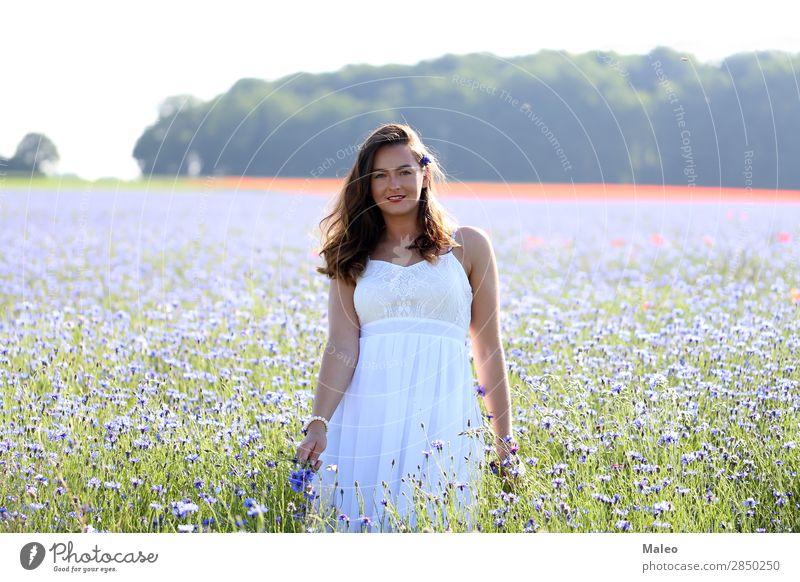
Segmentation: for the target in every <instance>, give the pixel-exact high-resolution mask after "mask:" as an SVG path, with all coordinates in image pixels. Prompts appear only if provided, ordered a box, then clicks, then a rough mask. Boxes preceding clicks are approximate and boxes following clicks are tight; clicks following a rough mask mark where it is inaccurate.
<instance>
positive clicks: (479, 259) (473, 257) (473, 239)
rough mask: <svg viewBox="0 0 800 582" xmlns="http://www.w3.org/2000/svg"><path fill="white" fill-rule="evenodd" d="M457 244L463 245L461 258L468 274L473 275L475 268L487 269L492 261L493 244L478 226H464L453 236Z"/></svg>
mask: <svg viewBox="0 0 800 582" xmlns="http://www.w3.org/2000/svg"><path fill="white" fill-rule="evenodd" d="M453 238H455V240H456V242H457V243H458V244H460V245H461V247H462V248H461V256H462V262H463V263H464V267H465V268H466V270H467V273H468V274H472V271H473V269H474V268H475V267H478V268H481V269H482V268H485V266H486V264H487V263H488V262H489V261H490V260H491V256H492V243H491V240H490V239H489V234H488V233H487V232H486V231H485V230H483V229H482V228H478V227H476V226H462V227H460V228H459V229H458V230H456V231H455V233H454V234H453Z"/></svg>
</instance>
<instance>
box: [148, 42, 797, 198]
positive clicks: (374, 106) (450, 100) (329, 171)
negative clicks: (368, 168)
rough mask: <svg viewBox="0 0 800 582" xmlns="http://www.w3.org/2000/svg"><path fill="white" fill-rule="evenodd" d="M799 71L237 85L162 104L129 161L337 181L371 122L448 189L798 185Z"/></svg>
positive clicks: (579, 70)
mask: <svg viewBox="0 0 800 582" xmlns="http://www.w3.org/2000/svg"><path fill="white" fill-rule="evenodd" d="M798 69H800V55H790V54H786V53H780V52H758V53H755V52H753V53H740V54H736V55H733V56H730V57H728V58H726V59H724V60H723V61H722V62H721V63H719V64H709V63H699V62H697V61H696V60H695V59H694V57H693V56H692V55H687V54H682V53H678V52H676V51H673V50H671V49H668V48H658V49H655V50H653V51H652V52H650V53H649V54H647V55H620V54H616V53H606V52H599V51H598V52H589V53H583V54H579V55H571V54H567V53H563V52H557V51H541V52H539V53H536V54H534V55H528V56H521V57H515V58H508V59H504V58H500V57H496V56H493V55H490V54H483V53H482V54H472V55H464V56H454V55H446V56H443V57H441V58H437V59H433V60H428V61H423V62H420V63H418V64H416V65H409V66H405V65H387V66H381V67H375V66H367V65H350V66H347V67H344V68H343V69H341V70H339V71H337V72H334V73H324V74H304V73H298V74H295V75H289V76H286V77H283V78H280V79H277V80H275V81H266V80H260V79H242V80H240V81H238V82H237V83H235V84H234V85H233V86H232V87H231V88H230V89H229V90H228V91H227V92H225V93H223V94H221V95H219V96H217V97H216V98H214V99H211V100H209V101H202V100H199V99H196V98H194V97H191V96H173V97H169V98H167V99H166V100H165V101H164V103H163V105H162V107H161V110H160V112H159V115H158V118H157V119H156V120H155V122H154V123H153V125H151V126H150V127H148V128H147V129H145V131H144V132H143V133H142V135H141V136H140V137H139V139H138V140H137V142H136V144H135V147H134V150H133V156H134V158H135V159H136V160H137V161H138V163H139V166H140V168H141V170H142V173H143V174H144V175H150V174H167V175H238V176H265V175H266V176H296V177H309V178H310V177H337V176H338V177H342V176H344V175H345V173H346V172H347V170H348V168H349V167H350V166H351V165H352V163H353V160H354V156H355V152H356V150H357V146H358V144H359V143H360V141H361V140H363V139H364V137H365V136H366V135H367V134H368V133H369V132H370V131H371V130H372V129H373V128H375V127H376V126H377V125H379V124H381V123H384V122H388V121H404V122H407V123H410V124H411V125H412V126H414V127H415V128H417V129H418V130H419V131H420V133H421V134H422V137H423V139H424V140H425V142H426V143H427V144H428V145H430V146H431V147H432V149H433V150H434V151H435V152H436V153H437V154H438V155H439V157H440V159H441V161H442V163H443V166H444V168H445V170H446V171H447V173H448V175H449V177H450V179H451V180H456V181H458V180H464V181H468V180H472V181H474V180H480V181H509V182H520V181H523V182H537V181H542V182H570V181H573V182H580V183H600V182H615V183H631V182H636V183H643V184H662V183H666V184H675V185H685V186H687V187H693V186H718V185H722V186H725V187H739V188H800V164H796V163H795V161H796V160H797V159H800V107H798V105H800V90H799V89H798V82H797V79H796V71H797V70H798Z"/></svg>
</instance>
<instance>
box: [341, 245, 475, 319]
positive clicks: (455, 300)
mask: <svg viewBox="0 0 800 582" xmlns="http://www.w3.org/2000/svg"><path fill="white" fill-rule="evenodd" d="M353 300H354V302H355V308H356V313H357V314H358V318H359V320H360V323H361V325H362V326H363V325H365V324H367V323H372V322H374V321H378V320H381V319H387V318H397V317H415V318H416V317H418V318H424V319H438V320H441V321H446V322H448V323H452V324H454V325H458V326H460V327H462V328H463V329H464V330H465V331H466V330H467V329H469V322H470V318H471V312H472V287H471V286H470V284H469V280H468V279H467V274H466V273H465V272H464V267H462V266H461V263H460V262H459V260H458V259H457V258H456V257H455V256H454V255H453V252H452V250H451V251H449V252H447V253H445V254H443V255H440V256H439V258H438V259H437V261H436V262H435V263H433V264H432V263H429V262H427V261H421V262H419V263H415V264H413V265H410V266H408V267H402V266H400V265H395V264H394V263H389V262H386V261H376V260H373V259H369V260H368V261H367V268H366V269H365V270H364V272H363V273H362V275H361V277H360V278H359V279H358V281H357V282H356V289H355V295H354V298H353Z"/></svg>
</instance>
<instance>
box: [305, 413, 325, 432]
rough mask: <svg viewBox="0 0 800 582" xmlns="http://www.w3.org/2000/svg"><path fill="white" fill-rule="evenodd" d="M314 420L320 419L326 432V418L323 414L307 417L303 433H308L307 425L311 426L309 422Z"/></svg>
mask: <svg viewBox="0 0 800 582" xmlns="http://www.w3.org/2000/svg"><path fill="white" fill-rule="evenodd" d="M315 420H318V421H320V422H321V423H322V424H324V425H325V432H326V433H327V432H328V420H327V419H326V418H325V417H324V416H312V417H311V418H309V419H308V420H307V421H306V423H305V424H304V425H303V434H306V433H308V427H309V426H311V423H312V422H314V421H315Z"/></svg>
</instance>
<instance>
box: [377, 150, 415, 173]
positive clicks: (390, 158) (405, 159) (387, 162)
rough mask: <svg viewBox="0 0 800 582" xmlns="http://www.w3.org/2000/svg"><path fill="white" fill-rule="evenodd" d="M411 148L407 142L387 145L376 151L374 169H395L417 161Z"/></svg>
mask: <svg viewBox="0 0 800 582" xmlns="http://www.w3.org/2000/svg"><path fill="white" fill-rule="evenodd" d="M416 161H417V160H416V158H415V157H414V154H413V152H412V151H411V148H410V147H408V146H407V145H406V144H396V145H387V146H383V147H381V148H380V149H379V150H378V151H377V152H375V161H374V164H373V165H374V169H376V170H377V169H381V170H385V169H393V168H399V167H400V166H408V165H413V164H414V162H416Z"/></svg>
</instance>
